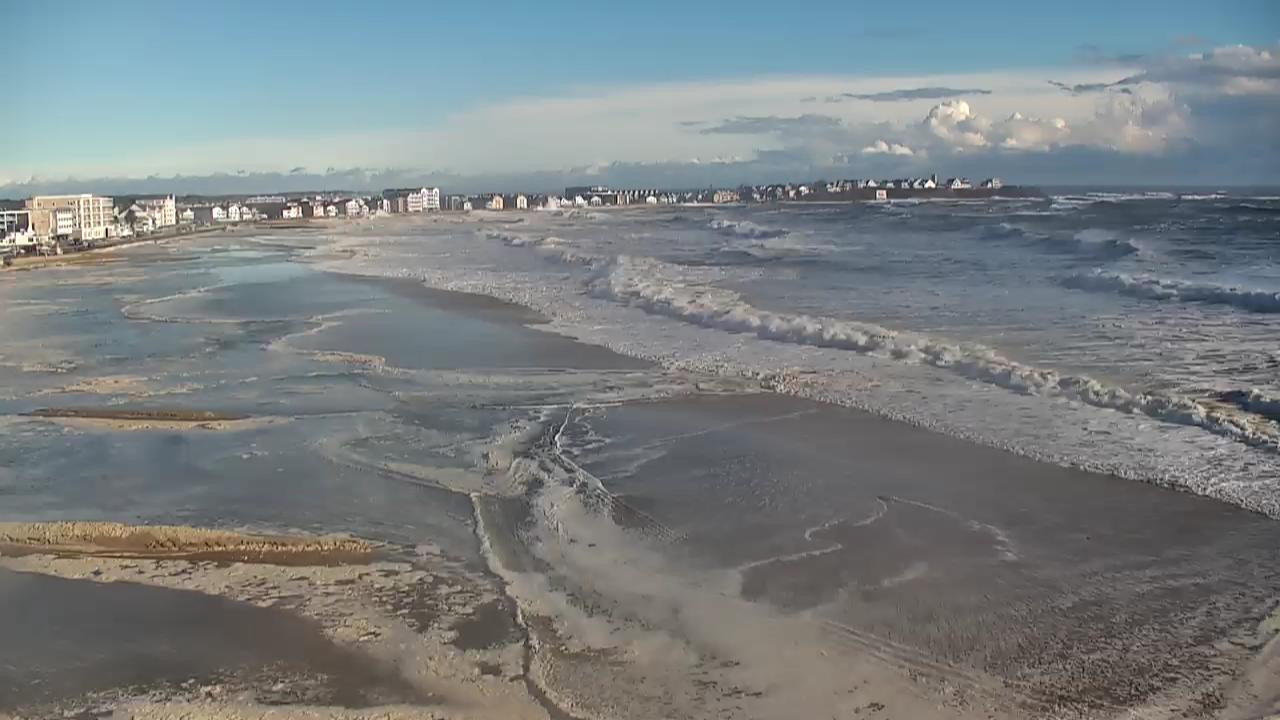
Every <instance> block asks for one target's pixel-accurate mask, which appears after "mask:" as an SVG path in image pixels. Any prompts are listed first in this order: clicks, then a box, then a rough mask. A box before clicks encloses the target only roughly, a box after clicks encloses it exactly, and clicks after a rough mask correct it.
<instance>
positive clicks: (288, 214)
mask: <svg viewBox="0 0 1280 720" xmlns="http://www.w3.org/2000/svg"><path fill="white" fill-rule="evenodd" d="M280 217H281V218H283V219H285V220H301V219H302V206H301V205H286V206H285V207H284V209H282V210H281V211H280Z"/></svg>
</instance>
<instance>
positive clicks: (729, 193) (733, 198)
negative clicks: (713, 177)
mask: <svg viewBox="0 0 1280 720" xmlns="http://www.w3.org/2000/svg"><path fill="white" fill-rule="evenodd" d="M738 199H739V196H738V191H737V190H717V191H715V193H714V194H712V196H711V202H713V203H717V204H718V203H736V202H738Z"/></svg>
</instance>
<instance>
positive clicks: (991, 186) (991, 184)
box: [982, 177, 1004, 190]
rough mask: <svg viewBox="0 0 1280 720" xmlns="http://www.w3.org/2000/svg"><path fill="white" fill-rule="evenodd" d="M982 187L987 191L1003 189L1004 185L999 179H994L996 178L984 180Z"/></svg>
mask: <svg viewBox="0 0 1280 720" xmlns="http://www.w3.org/2000/svg"><path fill="white" fill-rule="evenodd" d="M982 187H984V188H986V189H988V190H999V189H1000V188H1002V187H1004V183H1003V182H1002V181H1001V180H1000V178H996V177H993V178H987V179H986V180H983V181H982Z"/></svg>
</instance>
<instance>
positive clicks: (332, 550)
mask: <svg viewBox="0 0 1280 720" xmlns="http://www.w3.org/2000/svg"><path fill="white" fill-rule="evenodd" d="M373 550H374V548H373V546H372V545H370V544H369V543H367V542H365V541H363V540H359V539H356V538H351V537H344V536H328V537H307V536H283V535H250V534H245V533H235V532H228V531H224V530H205V529H201V528H192V527H182V526H173V525H124V524H122V523H113V522H35V523H22V522H0V553H4V554H9V555H12V554H23V555H25V554H33V553H53V554H59V555H76V556H104V557H133V558H143V557H148V558H163V557H174V558H201V559H226V560H238V561H241V562H264V563H279V564H290V565H295V564H309V563H314V564H318V565H324V564H337V563H363V562H367V561H368V560H369V559H370V558H371V557H372V554H373Z"/></svg>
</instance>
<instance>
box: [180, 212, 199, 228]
mask: <svg viewBox="0 0 1280 720" xmlns="http://www.w3.org/2000/svg"><path fill="white" fill-rule="evenodd" d="M195 221H196V211H195V210H192V209H191V208H182V212H180V213H178V222H180V223H183V224H186V225H190V224H192V223H194V222H195Z"/></svg>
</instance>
